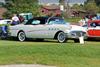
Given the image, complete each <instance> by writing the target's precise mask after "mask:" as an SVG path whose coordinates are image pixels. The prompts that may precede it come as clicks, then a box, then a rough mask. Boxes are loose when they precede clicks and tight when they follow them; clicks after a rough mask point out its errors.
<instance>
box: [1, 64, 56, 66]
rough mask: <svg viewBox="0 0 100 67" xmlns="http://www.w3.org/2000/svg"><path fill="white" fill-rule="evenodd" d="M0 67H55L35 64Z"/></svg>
mask: <svg viewBox="0 0 100 67" xmlns="http://www.w3.org/2000/svg"><path fill="white" fill-rule="evenodd" d="M0 67H56V66H46V65H37V64H20V65H19V64H15V65H0Z"/></svg>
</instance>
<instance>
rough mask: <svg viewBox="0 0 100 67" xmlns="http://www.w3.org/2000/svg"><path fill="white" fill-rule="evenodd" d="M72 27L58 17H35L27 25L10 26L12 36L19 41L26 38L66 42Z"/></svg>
mask: <svg viewBox="0 0 100 67" xmlns="http://www.w3.org/2000/svg"><path fill="white" fill-rule="evenodd" d="M70 29H71V26H70V24H69V23H66V22H65V21H64V20H63V19H62V18H58V17H34V18H32V19H30V20H29V21H28V22H26V23H25V24H19V25H15V26H10V33H11V36H13V37H17V38H18V40H19V41H24V40H25V39H26V38H35V39H45V38H47V39H57V40H58V42H61V43H62V42H65V41H66V39H67V34H68V31H67V30H70Z"/></svg>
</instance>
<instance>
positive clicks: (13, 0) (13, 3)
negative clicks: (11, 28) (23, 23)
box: [5, 0, 40, 16]
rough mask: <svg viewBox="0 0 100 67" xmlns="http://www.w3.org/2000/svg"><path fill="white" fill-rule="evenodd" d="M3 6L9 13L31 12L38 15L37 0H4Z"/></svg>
mask: <svg viewBox="0 0 100 67" xmlns="http://www.w3.org/2000/svg"><path fill="white" fill-rule="evenodd" d="M5 7H6V8H7V9H8V10H9V11H10V12H11V13H23V12H32V13H33V15H35V16H38V15H39V7H40V6H39V5H38V0H6V5H5Z"/></svg>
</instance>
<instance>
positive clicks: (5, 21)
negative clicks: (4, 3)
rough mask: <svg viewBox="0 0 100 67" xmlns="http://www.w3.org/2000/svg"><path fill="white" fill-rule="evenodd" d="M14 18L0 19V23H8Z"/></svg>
mask: <svg viewBox="0 0 100 67" xmlns="http://www.w3.org/2000/svg"><path fill="white" fill-rule="evenodd" d="M11 22H12V20H10V19H4V20H0V24H8V23H11Z"/></svg>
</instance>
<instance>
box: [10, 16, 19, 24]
mask: <svg viewBox="0 0 100 67" xmlns="http://www.w3.org/2000/svg"><path fill="white" fill-rule="evenodd" d="M19 21H20V20H19V18H18V16H17V15H16V14H14V15H13V17H12V23H11V25H17V24H19Z"/></svg>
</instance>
